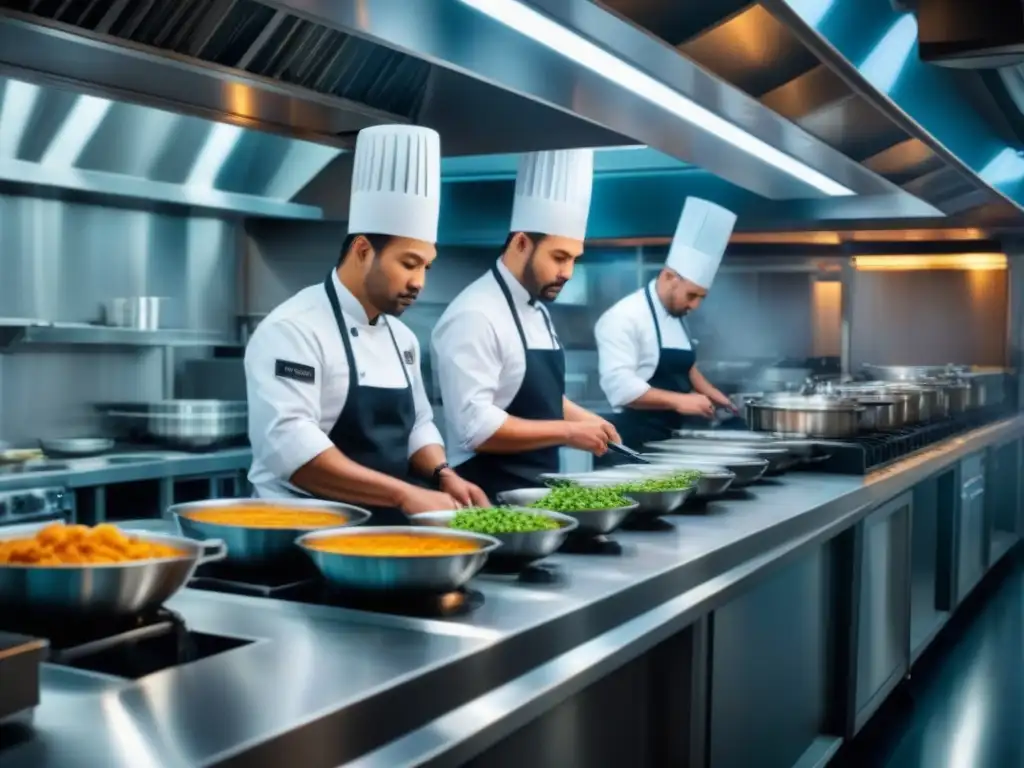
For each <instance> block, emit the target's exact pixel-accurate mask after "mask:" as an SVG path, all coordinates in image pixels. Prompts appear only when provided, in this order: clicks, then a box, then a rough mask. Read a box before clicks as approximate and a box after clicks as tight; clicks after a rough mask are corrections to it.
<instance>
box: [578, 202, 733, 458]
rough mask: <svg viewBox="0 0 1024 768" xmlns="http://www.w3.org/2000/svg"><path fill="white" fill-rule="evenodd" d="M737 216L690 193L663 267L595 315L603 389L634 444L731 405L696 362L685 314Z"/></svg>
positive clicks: (706, 284) (706, 286) (702, 292)
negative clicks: (702, 372) (632, 291)
mask: <svg viewBox="0 0 1024 768" xmlns="http://www.w3.org/2000/svg"><path fill="white" fill-rule="evenodd" d="M735 223H736V215H735V214H734V213H732V212H731V211H728V210H726V209H725V208H722V207H721V206H718V205H715V204H714V203H710V202H708V201H707V200H700V199H698V198H693V197H691V198H688V199H687V200H686V202H685V203H684V205H683V212H682V215H681V216H680V218H679V224H678V227H677V228H676V233H675V237H673V239H672V244H671V246H670V247H669V252H668V259H667V261H666V262H665V267H664V269H662V270H661V273H660V274H659V275H658V276H657V277H656V278H655V279H654V280H652V281H651V282H650V283H648V284H647V285H645V286H644V287H643V288H641V289H640V290H638V291H636V292H635V293H632V294H630V295H629V296H626V297H625V298H624V299H622V300H620V301H619V302H618V303H616V304H615V305H614V306H612V307H611V308H610V309H608V310H607V311H606V312H605V313H604V314H603V315H601V318H600V319H599V320H598V321H597V325H596V326H595V328H594V335H595V337H596V341H597V352H598V367H599V372H600V376H601V388H602V389H603V390H604V393H605V396H606V397H607V398H608V402H609V403H611V405H612V406H613V407H614V408H615V409H617V410H616V414H615V416H614V417H613V418H612V422H613V423H614V424H615V426H616V427H617V428H618V430H619V433H620V434H621V435H622V439H623V441H624V442H625V444H626V445H628V446H630V447H632V448H636V449H639V448H642V446H643V445H644V443H646V442H650V441H654V440H663V439H666V438H669V437H671V436H672V431H673V430H675V429H680V428H682V427H683V426H685V425H686V424H687V423H694V422H695V421H696V422H702V421H703V420H706V419H710V418H711V417H712V416H714V412H715V408H716V406H722V407H725V408H729V409H732V404H731V403H730V401H729V398H728V397H726V396H725V395H724V394H722V393H721V392H719V391H718V390H717V389H715V387H714V386H712V385H711V383H710V382H709V381H708V380H707V379H705V378H704V376H703V375H702V374H701V372H700V370H699V369H698V367H697V365H696V353H695V350H694V348H693V342H692V340H691V338H690V334H689V332H688V330H687V327H686V322H685V320H684V318H685V317H686V315H687V314H689V313H690V312H691V311H693V310H695V309H697V307H699V306H700V303H701V301H703V299H704V297H705V296H706V295H707V293H708V291H709V290H710V288H711V284H712V282H714V279H715V273H716V272H718V267H719V264H721V261H722V256H723V255H724V254H725V248H726V245H727V244H728V242H729V237H730V235H731V234H732V229H733V225H734V224H735Z"/></svg>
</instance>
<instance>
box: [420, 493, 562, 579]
mask: <svg viewBox="0 0 1024 768" xmlns="http://www.w3.org/2000/svg"><path fill="white" fill-rule="evenodd" d="M412 521H413V523H415V524H416V525H432V526H436V527H441V528H454V529H455V530H460V531H469V532H471V533H486V534H487V535H488V536H493V537H494V538H496V539H498V541H500V542H501V546H500V547H498V548H497V549H496V550H494V551H493V552H492V553H491V555H490V560H497V561H516V562H517V563H519V564H521V565H528V564H530V563H532V562H536V561H537V560H541V559H543V558H545V557H547V556H548V555H550V554H551V553H552V552H554V551H555V550H556V549H558V548H559V547H560V546H562V544H563V543H564V542H565V539H566V537H567V536H568V535H569V534H570V533H572V531H574V530H575V529H576V528H577V526H578V525H579V523H578V522H577V521H576V519H575V518H573V517H570V516H569V515H563V514H559V513H558V512H552V511H550V510H546V509H526V508H523V507H473V508H469V509H460V510H452V511H444V512H421V513H420V514H418V515H413V516H412Z"/></svg>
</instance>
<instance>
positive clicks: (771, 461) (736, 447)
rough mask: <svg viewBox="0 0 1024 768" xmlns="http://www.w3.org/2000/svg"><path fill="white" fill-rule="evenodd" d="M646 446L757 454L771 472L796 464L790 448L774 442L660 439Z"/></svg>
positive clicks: (673, 450)
mask: <svg viewBox="0 0 1024 768" xmlns="http://www.w3.org/2000/svg"><path fill="white" fill-rule="evenodd" d="M644 447H645V448H648V449H650V450H655V451H665V452H669V453H685V454H689V455H692V456H709V457H712V458H713V457H715V456H756V457H758V458H761V459H766V460H767V461H768V471H769V472H771V473H773V474H774V473H777V472H785V471H786V470H787V469H790V468H791V467H792V466H793V465H795V464H796V463H797V462H796V458H795V457H794V455H793V453H791V452H790V451H789V449H788V448H785V447H782V446H779V445H776V444H774V443H772V444H754V443H750V444H746V445H744V444H742V443H729V444H723V443H719V442H715V441H713V440H684V439H673V440H660V441H657V442H653V443H646V444H645V445H644Z"/></svg>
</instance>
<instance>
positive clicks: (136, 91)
mask: <svg viewBox="0 0 1024 768" xmlns="http://www.w3.org/2000/svg"><path fill="white" fill-rule="evenodd" d="M412 6H415V12H413V11H412V10H411V7H412ZM500 6H505V8H506V9H507V8H510V7H512V6H515V7H516V12H517V13H520V14H523V13H525V14H531V13H532V14H534V17H532V18H534V19H539V21H537V22H536V23H532V22H522V23H516V22H515V21H514V20H510V19H509V18H501V17H500V14H501V13H503V11H501V8H500ZM496 14H497V15H496ZM523 18H528V17H523ZM552 29H554V30H555V31H556V33H557V34H559V35H566V34H568V35H570V36H572V38H573V41H574V42H573V45H572V46H567V47H564V48H563V47H559V45H558V44H557V42H553V41H552V40H553V39H552V38H550V37H548V38H546V39H545V38H544V37H543V36H542V35H539V34H538V33H540V32H544V31H545V30H547V31H549V32H550V31H551V30H552ZM581 41H582V42H581ZM579 45H583V46H584V47H585V48H587V47H588V46H589V48H587V50H586V51H580V50H574V49H572V48H573V46H577V47H578V46H579ZM595 50H596V51H598V57H599V58H600V57H601V56H603V57H605V59H604V61H605V62H606V63H607V62H609V61H610V64H609V65H608V66H604V65H603V64H601V63H600V62H599V61H597V60H596V59H594V58H593V56H590V57H589V60H588V55H587V53H588V52H590V53H592V52H593V51H595ZM624 70H625V71H626V75H624V76H622V77H620V76H619V75H621V74H622V72H623V71H624ZM0 74H6V75H8V76H11V77H16V78H19V79H23V80H26V81H29V82H33V83H37V84H39V83H42V84H51V85H52V84H56V85H60V86H69V87H71V88H72V89H74V90H78V91H82V92H85V93H88V94H90V95H94V96H101V97H105V98H111V99H113V100H116V101H119V102H125V103H132V104H143V105H146V106H150V107H158V108H161V109H166V110H169V111H172V112H175V113H182V114H186V115H189V116H192V117H197V118H204V119H213V120H216V121H219V122H227V123H230V124H232V125H236V126H241V127H243V128H248V129H254V130H258V131H261V132H265V133H278V134H281V135H284V136H287V137H289V138H299V139H307V140H311V141H314V142H317V143H321V144H325V145H329V146H332V147H335V148H341V149H344V148H347V147H351V144H352V142H353V140H354V135H355V133H356V132H357V131H358V130H359V129H361V128H363V127H365V126H367V125H372V124H376V123H381V122H386V121H387V122H392V121H411V122H416V123H419V124H423V125H429V126H431V127H434V128H436V129H437V130H439V131H440V132H441V134H442V136H443V138H444V144H443V150H444V153H445V154H446V155H449V156H450V155H480V154H490V153H509V152H522V151H528V150H533V149H544V148H559V147H580V146H591V147H601V146H622V145H628V144H645V145H648V146H651V147H655V148H657V149H659V150H661V151H663V152H666V153H667V154H669V155H671V156H673V157H676V158H679V159H682V160H685V161H687V162H691V163H695V164H697V165H699V166H700V167H702V168H705V169H707V170H708V171H709V172H711V173H713V174H715V175H717V176H718V177H720V178H722V179H725V180H727V181H729V182H731V183H733V184H735V185H737V186H739V187H741V188H743V189H746V190H749V191H751V192H753V193H755V194H757V195H760V196H762V197H764V198H767V199H770V200H779V201H783V200H808V199H818V200H827V199H830V198H834V199H838V197H837V196H842V195H850V196H858V197H859V196H871V197H873V198H875V199H880V198H893V199H894V200H896V201H897V202H898V201H899V200H901V199H903V198H905V197H906V195H905V193H903V191H902V190H900V189H899V188H898V187H896V186H895V185H893V184H892V183H890V182H889V181H887V180H886V179H884V178H882V177H881V176H879V175H878V174H876V173H874V172H873V171H871V170H869V169H867V168H864V167H863V166H862V165H860V164H859V163H857V162H855V161H854V160H851V159H850V158H848V157H846V156H844V155H843V154H842V153H841V152H838V151H836V150H835V149H834V148H832V147H830V146H829V145H828V143H827V142H824V141H821V140H819V139H818V138H816V137H814V136H812V135H811V134H810V133H808V132H807V131H806V130H804V129H803V128H801V127H799V126H796V125H794V124H793V123H792V122H790V120H788V119H786V118H784V117H781V116H779V115H778V114H777V113H776V112H774V111H773V110H772V109H770V108H768V107H767V106H765V105H762V104H760V103H758V101H757V100H756V99H754V98H751V97H750V96H748V95H747V94H745V93H743V92H742V91H741V90H739V89H737V88H735V87H733V86H732V85H730V84H728V83H726V82H724V81H722V80H721V79H718V78H716V77H715V76H713V75H711V74H709V73H708V72H707V71H705V70H704V69H702V68H701V67H700V66H698V65H697V64H695V63H694V62H692V61H691V60H689V59H688V58H686V57H685V56H681V55H680V53H679V51H677V50H674V49H673V48H672V47H671V46H669V45H666V44H665V43H664V42H662V41H660V40H657V39H655V38H654V37H652V36H651V35H650V34H648V33H647V32H645V31H644V30H641V29H639V28H637V27H636V26H635V25H633V24H631V23H629V22H628V21H626V20H625V19H623V18H622V17H621V16H619V15H616V14H615V13H613V12H610V11H609V10H608V9H607V8H605V7H603V6H602V5H600V4H598V3H594V2H591V1H590V0H523V2H516V3H510V2H505V1H504V0H503V1H502V2H486V3H485V2H484V0H415V2H414V3H410V2H409V0H75V1H74V2H67V1H65V0H0ZM638 78H639V79H638ZM652 83H653V85H652ZM715 126H719V127H720V128H721V130H719V129H717V128H716V127H715ZM346 160H347V158H346V157H345V156H344V155H343V156H341V157H340V158H338V159H337V160H336V161H334V162H332V163H330V164H329V168H332V169H337V168H342V169H343V168H344V166H345V163H346ZM343 175H344V174H343V173H325V174H320V175H319V176H317V177H316V178H315V179H314V183H312V184H310V185H308V187H307V190H308V189H309V188H317V187H318V188H320V189H321V190H322V191H326V192H327V193H328V194H331V195H333V194H336V193H337V191H338V187H339V185H338V183H337V180H338V179H341V178H342V177H343ZM325 177H329V178H333V179H334V180H333V181H331V180H329V178H325ZM298 199H300V200H302V201H304V202H305V203H306V204H312V205H314V206H317V207H320V206H321V205H322V202H321V200H320V199H314V197H311V196H310V195H309V194H308V193H307V194H303V195H301V196H300V197H299V198H298ZM911 202H914V201H911Z"/></svg>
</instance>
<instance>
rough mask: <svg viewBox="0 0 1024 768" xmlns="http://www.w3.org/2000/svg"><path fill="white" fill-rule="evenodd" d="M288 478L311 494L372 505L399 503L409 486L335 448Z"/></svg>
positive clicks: (390, 505)
mask: <svg viewBox="0 0 1024 768" xmlns="http://www.w3.org/2000/svg"><path fill="white" fill-rule="evenodd" d="M290 480H291V482H292V484H293V485H295V486H296V487H298V488H301V489H302V490H304V491H306V493H309V494H312V495H313V496H318V497H320V498H325V499H337V500H338V501H347V502H349V503H352V504H367V505H369V506H374V507H399V506H401V504H402V501H403V500H404V498H405V494H406V492H407V491H408V489H409V486H408V484H407V483H405V482H403V481H401V480H398V479H396V478H394V477H390V476H389V475H385V474H384V473H383V472H377V471H375V470H373V469H369V468H368V467H364V466H363V465H362V464H357V463H356V462H354V461H352V460H351V459H349V458H348V457H347V456H345V454H343V453H342V452H341V451H339V450H338V449H337V448H329V449H328V450H326V451H324V452H323V453H321V454H320V455H318V456H316V457H315V458H314V459H313V460H311V461H309V462H307V463H306V464H304V465H302V466H301V467H299V469H297V470H296V471H295V473H294V474H293V475H292V476H291V478H290Z"/></svg>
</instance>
